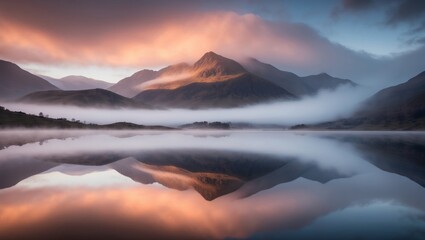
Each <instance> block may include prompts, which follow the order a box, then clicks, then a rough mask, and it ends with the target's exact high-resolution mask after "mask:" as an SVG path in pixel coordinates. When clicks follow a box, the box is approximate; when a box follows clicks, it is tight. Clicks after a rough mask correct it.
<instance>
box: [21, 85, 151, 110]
mask: <svg viewBox="0 0 425 240" xmlns="http://www.w3.org/2000/svg"><path fill="white" fill-rule="evenodd" d="M20 101H21V102H27V103H39V104H51V105H74V106H80V107H113V108H115V107H146V105H144V104H141V103H136V102H134V101H133V100H132V99H129V98H126V97H123V96H121V95H118V94H116V93H113V92H110V91H108V90H105V89H90V90H79V91H62V90H53V91H41V92H35V93H30V94H28V95H26V96H24V97H23V98H21V99H20Z"/></svg>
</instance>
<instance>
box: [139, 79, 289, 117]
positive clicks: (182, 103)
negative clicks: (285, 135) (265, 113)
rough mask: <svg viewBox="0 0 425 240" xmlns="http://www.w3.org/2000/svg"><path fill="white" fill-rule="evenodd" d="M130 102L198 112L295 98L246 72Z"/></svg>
mask: <svg viewBox="0 0 425 240" xmlns="http://www.w3.org/2000/svg"><path fill="white" fill-rule="evenodd" d="M133 99H134V100H135V101H137V102H140V103H145V104H148V105H150V106H154V107H165V108H167V107H178V108H194V109H197V108H210V107H215V108H221V107H225V108H228V107H240V106H243V105H248V104H256V103H260V102H266V101H273V100H278V99H284V100H292V99H296V97H295V96H294V95H292V94H290V93H289V92H287V91H286V90H284V89H282V88H280V87H278V86H276V85H274V84H272V83H270V82H268V81H266V80H264V79H261V78H259V77H257V76H255V75H252V74H249V73H246V74H242V75H240V76H238V77H235V78H233V79H231V80H227V81H220V82H208V83H201V82H195V83H191V84H189V85H186V86H183V87H179V88H177V89H154V90H146V91H143V92H141V93H139V94H138V95H136V96H135V97H134V98H133Z"/></svg>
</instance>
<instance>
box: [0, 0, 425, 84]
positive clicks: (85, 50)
mask: <svg viewBox="0 0 425 240" xmlns="http://www.w3.org/2000/svg"><path fill="white" fill-rule="evenodd" d="M224 2H226V1H224ZM34 4H38V5H37V7H34ZM235 4H236V3H235ZM230 5H231V4H223V6H215V7H214V6H211V4H210V5H208V4H206V3H205V2H203V1H182V2H180V1H179V3H178V4H177V3H176V2H175V1H165V0H162V1H158V2H156V1H155V3H149V4H148V3H146V2H144V1H130V0H129V1H127V2H125V3H122V2H119V3H118V2H116V1H100V2H97V1H78V2H77V3H76V2H69V1H28V2H25V1H23V2H22V1H19V2H16V1H1V2H0V29H2V34H1V35H0V57H1V58H4V59H6V60H10V61H13V62H17V63H20V64H21V63H22V64H26V65H29V64H34V63H37V64H44V65H47V66H58V65H63V66H70V65H72V66H84V67H87V66H101V67H110V68H122V67H128V68H131V69H135V68H156V69H157V68H160V67H163V66H166V65H170V64H175V63H178V62H189V63H190V62H194V61H196V60H197V59H198V58H199V57H200V56H202V55H203V54H204V53H205V52H207V51H215V52H217V53H219V54H221V55H224V56H226V57H230V58H236V59H238V58H242V57H255V58H258V59H260V60H262V61H264V62H269V63H272V64H273V65H275V66H276V67H278V68H280V69H283V70H289V71H293V72H295V73H297V74H299V75H309V74H316V73H319V72H327V73H329V74H331V75H334V76H338V77H342V78H349V79H352V80H354V81H356V82H359V83H361V84H363V85H373V86H375V87H376V86H379V87H382V86H388V84H389V83H393V82H397V81H398V82H400V81H404V80H406V79H405V76H406V75H414V74H417V73H418V72H421V71H423V69H424V68H425V63H424V64H421V66H417V65H418V64H417V63H416V62H413V65H414V66H417V67H416V68H411V67H409V65H411V64H412V61H410V60H408V59H407V61H406V62H399V63H400V64H402V65H401V66H400V69H405V68H406V69H409V71H404V70H402V71H401V73H406V72H407V74H406V75H404V78H403V79H400V78H399V79H396V78H395V77H393V76H394V75H396V74H394V72H393V71H392V69H391V68H388V66H387V65H388V64H390V62H391V61H393V60H394V61H395V57H388V58H385V59H376V58H375V57H373V56H371V55H370V54H368V53H366V52H357V51H353V50H350V49H348V48H346V47H344V46H342V45H340V44H337V43H334V42H331V41H330V40H328V39H327V38H326V37H324V36H322V35H320V33H318V32H317V31H316V30H314V29H313V28H311V27H309V26H307V25H305V24H301V23H293V22H289V21H286V20H285V21H284V20H274V21H271V20H266V19H264V18H262V17H261V16H259V15H255V14H250V13H247V14H244V13H238V12H233V11H230V10H228V9H225V8H226V7H228V8H230V9H231V8H232V6H230ZM236 5H238V4H236ZM364 5H367V4H366V3H363V4H358V3H356V4H354V5H353V4H351V5H350V4H347V6H351V8H361V6H364ZM229 6H230V7H229ZM254 6H257V9H258V11H261V9H260V8H258V5H255V4H254ZM233 8H235V7H234V6H233ZM408 54H410V53H406V55H408ZM397 57H398V56H397ZM405 59H406V58H405ZM371 76H373V77H371Z"/></svg>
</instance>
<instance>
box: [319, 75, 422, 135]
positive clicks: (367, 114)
mask: <svg viewBox="0 0 425 240" xmlns="http://www.w3.org/2000/svg"><path fill="white" fill-rule="evenodd" d="M314 127H318V128H332V129H353V128H354V129H388V130H413V129H422V130H425V71H424V72H422V73H420V74H418V75H417V76H415V77H413V78H411V79H410V80H409V81H407V82H405V83H402V84H399V85H396V86H393V87H389V88H385V89H383V90H381V91H379V92H378V93H376V94H374V95H373V96H372V97H370V98H369V99H368V100H366V101H365V102H364V104H363V105H362V107H361V108H360V110H359V111H357V112H356V113H355V114H354V115H353V116H352V117H351V118H348V119H342V120H338V121H334V122H328V123H323V124H319V125H317V126H314Z"/></svg>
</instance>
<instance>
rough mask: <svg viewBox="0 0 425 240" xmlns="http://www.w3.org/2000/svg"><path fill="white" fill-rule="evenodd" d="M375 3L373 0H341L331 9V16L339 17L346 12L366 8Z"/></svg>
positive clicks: (359, 10)
mask: <svg viewBox="0 0 425 240" xmlns="http://www.w3.org/2000/svg"><path fill="white" fill-rule="evenodd" d="M374 5H375V1H374V0H343V1H341V2H340V3H339V4H338V5H337V6H335V7H334V8H333V10H332V11H331V16H332V17H333V18H339V17H340V15H341V14H343V13H346V12H361V11H364V10H368V9H370V8H372V7H373V6H374Z"/></svg>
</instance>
